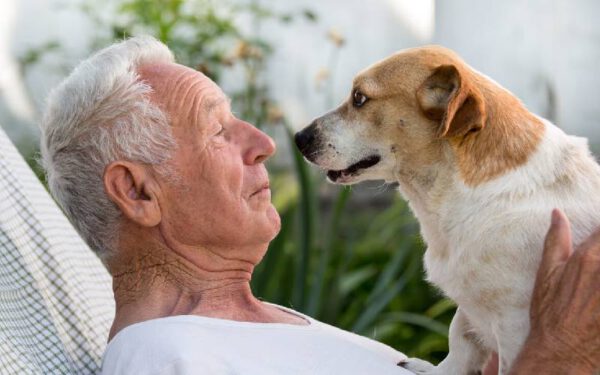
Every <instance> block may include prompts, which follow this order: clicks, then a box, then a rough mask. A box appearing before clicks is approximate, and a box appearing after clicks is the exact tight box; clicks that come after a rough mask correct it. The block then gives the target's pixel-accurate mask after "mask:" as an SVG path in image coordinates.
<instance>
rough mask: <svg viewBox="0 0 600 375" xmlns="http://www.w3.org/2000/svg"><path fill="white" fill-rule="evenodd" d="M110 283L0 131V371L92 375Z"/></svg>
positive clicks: (107, 315) (109, 310) (107, 316)
mask: <svg viewBox="0 0 600 375" xmlns="http://www.w3.org/2000/svg"><path fill="white" fill-rule="evenodd" d="M113 316H114V301H113V296H112V291H111V279H110V276H109V275H108V273H107V271H106V269H105V268H104V266H103V265H102V263H101V262H100V261H99V260H98V258H97V257H96V256H95V255H94V254H93V253H92V251H91V250H90V249H89V248H88V247H87V245H86V244H85V243H84V242H83V240H82V239H81V238H80V237H79V235H78V234H77V233H76V232H75V230H74V229H73V227H72V226H71V224H70V223H69V222H68V220H67V219H66V218H65V216H64V215H63V213H62V212H61V211H60V209H59V208H58V206H57V205H56V204H55V203H54V201H53V200H52V198H51V197H50V195H49V194H48V193H47V192H46V190H45V189H44V187H43V186H42V184H41V183H40V182H39V181H38V179H37V178H36V176H35V175H34V173H33V172H32V171H31V169H29V167H28V165H27V164H26V162H25V161H24V160H23V158H22V157H21V156H20V155H19V153H18V152H17V150H16V148H15V147H14V146H13V145H12V144H11V142H10V140H9V139H8V137H7V136H6V134H5V133H4V132H3V131H2V129H1V128H0V374H10V375H13V374H94V373H97V372H98V371H99V368H100V361H101V358H102V354H103V352H104V348H105V347H106V340H107V335H108V330H109V328H110V324H111V322H112V318H113Z"/></svg>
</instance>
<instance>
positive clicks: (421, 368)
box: [398, 358, 438, 375]
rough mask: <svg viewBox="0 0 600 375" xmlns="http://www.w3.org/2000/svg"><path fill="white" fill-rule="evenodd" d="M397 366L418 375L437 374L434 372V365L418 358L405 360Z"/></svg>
mask: <svg viewBox="0 0 600 375" xmlns="http://www.w3.org/2000/svg"><path fill="white" fill-rule="evenodd" d="M398 365H399V366H402V367H404V368H405V369H407V370H408V371H411V372H413V373H415V374H418V375H437V374H438V372H437V371H436V369H437V368H436V367H435V366H434V365H432V364H431V363H429V362H427V361H424V360H422V359H419V358H407V359H405V360H404V361H402V362H400V363H398Z"/></svg>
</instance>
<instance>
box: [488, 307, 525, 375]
mask: <svg viewBox="0 0 600 375" xmlns="http://www.w3.org/2000/svg"><path fill="white" fill-rule="evenodd" d="M494 326H495V327H494V334H495V336H496V341H497V345H498V359H499V363H498V365H499V371H498V374H499V375H507V374H508V373H509V372H510V368H511V366H512V364H513V362H514V361H515V359H516V358H517V355H518V354H519V352H520V351H521V348H522V347H523V343H524V342H525V340H526V339H527V335H528V334H529V311H527V310H516V311H514V312H513V313H512V314H510V315H508V316H506V317H505V319H504V320H502V321H500V322H499V323H498V324H494Z"/></svg>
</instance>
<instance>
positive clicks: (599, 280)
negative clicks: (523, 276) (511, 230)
mask: <svg viewBox="0 0 600 375" xmlns="http://www.w3.org/2000/svg"><path fill="white" fill-rule="evenodd" d="M530 317H531V331H530V334H529V337H528V339H527V341H526V343H525V345H524V346H523V350H522V351H521V353H520V355H519V358H518V359H517V361H516V362H515V364H514V366H513V369H512V371H511V374H519V375H520V374H532V373H535V372H537V373H543V374H594V373H595V372H596V371H598V370H599V369H600V230H597V231H596V232H594V233H593V234H592V235H591V236H590V237H589V238H588V239H587V240H585V241H584V242H583V243H582V244H581V245H580V246H579V247H578V248H577V249H576V250H575V251H573V248H572V245H571V230H570V226H569V221H568V219H567V218H566V217H565V215H564V214H563V213H562V212H560V211H559V210H554V211H553V212H552V224H551V226H550V230H549V231H548V234H547V236H546V241H545V244H544V255H543V258H542V261H541V263H540V267H539V270H538V274H537V279H536V282H535V288H534V291H533V296H532V302H531V311H530Z"/></svg>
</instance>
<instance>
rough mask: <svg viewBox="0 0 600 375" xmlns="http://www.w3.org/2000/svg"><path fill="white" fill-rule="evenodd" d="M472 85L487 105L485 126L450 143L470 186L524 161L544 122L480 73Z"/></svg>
mask: <svg viewBox="0 0 600 375" xmlns="http://www.w3.org/2000/svg"><path fill="white" fill-rule="evenodd" d="M474 84H475V85H477V87H478V88H479V90H480V92H481V93H482V96H483V101H484V105H485V108H486V121H485V126H484V127H483V129H481V130H480V131H478V132H475V133H469V134H467V135H466V136H464V137H462V138H453V139H451V140H450V144H451V145H452V148H453V150H454V152H455V155H456V159H457V164H458V169H459V171H460V174H461V176H462V178H463V180H464V182H465V184H467V185H469V186H476V185H479V184H482V183H484V182H487V181H489V180H491V179H493V178H495V177H497V176H500V175H502V174H504V173H506V172H508V171H510V170H512V169H514V168H516V167H518V166H520V165H522V164H524V163H526V162H527V160H528V158H529V157H530V156H531V155H532V154H533V153H534V152H535V150H536V148H537V145H538V144H539V143H540V142H541V140H542V136H543V134H544V125H543V124H542V122H541V121H540V120H539V119H538V118H537V117H535V116H534V115H533V114H531V113H530V112H529V111H527V109H525V107H524V106H523V104H522V103H521V102H520V101H519V100H518V99H517V98H516V97H514V96H513V95H512V94H510V93H509V92H508V91H505V90H503V89H501V88H499V87H498V86H496V85H493V84H492V83H491V82H490V81H488V80H484V79H483V78H482V77H475V82H474Z"/></svg>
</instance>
